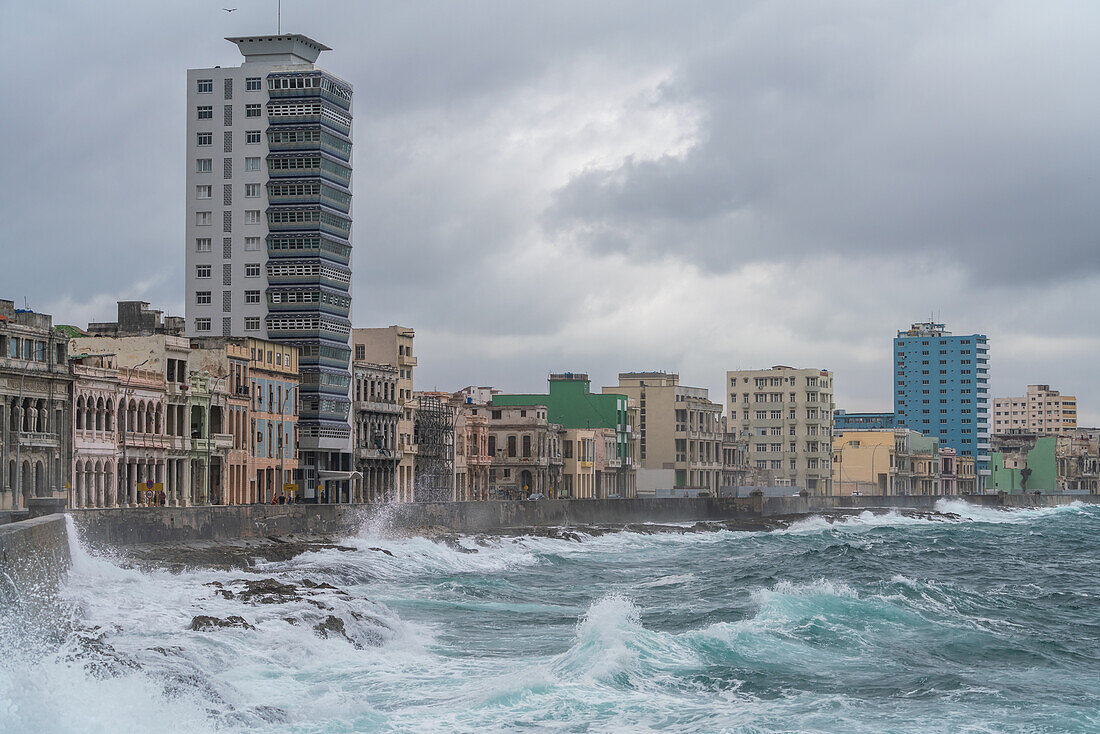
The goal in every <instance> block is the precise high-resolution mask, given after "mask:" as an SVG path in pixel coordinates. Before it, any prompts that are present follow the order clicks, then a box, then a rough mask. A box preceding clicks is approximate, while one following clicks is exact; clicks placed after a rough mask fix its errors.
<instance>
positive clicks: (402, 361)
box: [397, 354, 416, 367]
mask: <svg viewBox="0 0 1100 734" xmlns="http://www.w3.org/2000/svg"><path fill="white" fill-rule="evenodd" d="M397 364H398V365H400V366H401V367H415V366H416V357H412V356H410V355H407V354H401V355H398V357H397Z"/></svg>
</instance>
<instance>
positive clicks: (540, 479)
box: [488, 405, 562, 499]
mask: <svg viewBox="0 0 1100 734" xmlns="http://www.w3.org/2000/svg"><path fill="white" fill-rule="evenodd" d="M488 417H489V441H488V450H489V455H490V456H491V457H492V466H491V467H490V469H489V494H490V496H492V497H493V498H494V499H522V498H526V497H528V496H530V495H533V494H543V495H545V496H547V497H550V496H556V495H557V492H558V491H559V490H560V488H561V478H562V450H561V430H562V428H561V426H560V425H558V424H556V423H551V422H550V421H549V420H548V419H547V408H546V406H544V405H527V406H523V405H516V406H507V407H503V406H502V407H496V406H492V407H491V408H489V416H488Z"/></svg>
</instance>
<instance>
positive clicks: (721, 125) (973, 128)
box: [547, 4, 1100, 287]
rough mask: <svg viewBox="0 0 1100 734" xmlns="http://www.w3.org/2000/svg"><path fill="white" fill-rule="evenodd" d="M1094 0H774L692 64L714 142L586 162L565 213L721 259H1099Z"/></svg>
mask: <svg viewBox="0 0 1100 734" xmlns="http://www.w3.org/2000/svg"><path fill="white" fill-rule="evenodd" d="M1074 8H1075V9H1076V10H1077V11H1080V12H1081V13H1083V14H1084V16H1086V17H1077V14H1076V13H1074V12H1069V11H1070V10H1071V8H1068V7H1066V6H1062V5H1055V6H1043V9H1041V10H1040V9H1039V8H1038V7H1037V6H1034V5H1030V6H1024V5H1015V6H1013V5H999V6H994V5H989V6H985V7H984V8H983V7H982V6H981V5H973V6H963V7H962V8H961V9H960V8H958V7H954V6H950V5H946V4H936V5H925V6H921V13H919V14H917V13H913V12H908V13H907V12H904V10H903V9H900V8H899V7H897V6H890V5H879V6H874V7H869V6H864V7H861V8H857V7H853V6H849V7H847V8H840V7H835V6H834V7H831V8H830V9H829V10H828V12H820V11H821V8H817V10H818V11H819V12H816V13H814V12H812V11H811V12H810V13H807V14H806V15H803V16H801V17H797V16H795V17H792V14H791V13H790V8H789V7H787V6H783V5H779V4H773V5H771V6H769V8H768V10H767V11H766V12H763V13H760V14H757V16H755V18H754V22H752V23H743V24H739V25H735V26H734V27H732V28H731V34H730V36H729V37H728V38H727V39H724V40H723V41H721V42H719V43H717V44H715V45H714V46H713V47H710V48H704V49H695V50H694V53H692V54H691V58H688V59H685V61H684V63H683V65H682V66H681V73H680V74H679V75H678V77H677V81H676V89H674V90H672V93H675V94H677V95H686V96H689V97H692V98H696V99H701V100H704V102H703V104H704V106H705V108H706V109H707V111H708V119H707V126H706V131H705V138H704V140H703V141H702V142H701V143H700V145H699V146H698V147H697V148H695V149H694V150H692V151H691V153H690V154H689V155H687V156H685V157H683V158H682V159H678V158H666V159H662V160H659V161H648V162H644V163H637V162H635V161H631V160H627V161H624V162H623V163H622V165H621V166H619V167H618V168H615V169H611V170H593V171H587V172H584V173H582V174H581V175H578V176H577V177H576V178H574V179H573V180H572V181H571V182H570V183H569V185H568V186H566V187H564V188H563V189H562V190H561V191H559V192H558V193H557V195H556V199H555V205H554V207H553V208H552V209H551V210H550V211H549V212H548V214H547V224H548V226H550V227H551V228H554V229H555V230H556V231H564V232H571V233H573V234H575V235H576V236H578V237H580V238H581V239H582V241H586V242H588V243H590V244H591V245H592V246H593V247H594V248H595V249H596V250H598V251H606V250H608V249H622V250H625V251H628V252H631V253H632V254H646V253H650V254H665V253H669V252H675V253H680V254H683V255H685V256H687V257H691V258H693V259H695V260H696V261H698V262H700V263H701V264H704V265H705V266H706V267H708V268H730V267H737V266H739V265H741V264H742V263H744V262H745V261H746V260H779V261H785V260H788V259H790V258H792V257H799V256H800V255H803V254H806V253H816V252H821V251H827V252H836V253H856V254H859V255H861V256H862V255H875V256H882V255H884V254H885V255H888V256H889V255H913V254H927V255H933V256H935V257H942V258H946V259H947V260H948V261H950V262H955V263H958V264H960V265H962V266H963V267H965V268H967V269H968V270H969V271H970V273H971V274H972V275H973V276H974V279H975V281H979V283H978V285H979V287H980V286H981V285H983V282H982V281H987V280H988V279H990V278H992V279H1009V280H1020V281H1026V280H1031V279H1035V278H1039V279H1055V280H1057V279H1064V278H1067V277H1070V278H1072V277H1085V276H1088V275H1091V274H1094V273H1096V272H1097V270H1098V269H1100V209H1098V208H1097V207H1095V206H1093V205H1092V204H1090V201H1091V200H1092V199H1093V191H1094V187H1095V183H1096V177H1097V174H1096V171H1097V170H1098V166H1100V137H1098V136H1097V135H1096V134H1095V130H1096V125H1097V123H1100V104H1098V98H1097V96H1096V95H1094V94H1088V93H1087V92H1086V91H1085V90H1087V89H1088V88H1090V87H1092V88H1095V87H1097V85H1100V65H1098V64H1097V63H1096V58H1095V55H1094V53H1093V51H1092V49H1094V48H1095V42H1096V36H1095V33H1094V29H1095V28H1096V21H1098V20H1100V16H1098V15H1097V13H1096V12H1095V9H1094V8H1089V7H1087V6H1074ZM1087 16H1091V17H1087ZM746 25H748V26H749V28H746ZM747 30H751V31H752V34H751V36H750V35H747V34H746V32H745V31H747ZM742 42H744V43H742Z"/></svg>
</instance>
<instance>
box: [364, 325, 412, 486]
mask: <svg viewBox="0 0 1100 734" xmlns="http://www.w3.org/2000/svg"><path fill="white" fill-rule="evenodd" d="M415 337H416V332H414V331H413V330H412V329H410V328H408V327H405V326H387V327H381V328H370V329H352V333H351V340H352V349H353V358H354V360H355V361H361V362H373V363H374V364H384V365H389V366H391V367H395V368H397V400H398V402H399V403H400V405H401V415H400V416H399V418H398V422H397V450H398V454H399V461H398V463H397V483H396V499H397V501H398V502H412V501H413V495H414V491H415V487H416V454H417V446H416V441H415V437H414V434H415V428H416V423H415V415H414V413H415V412H416V405H417V403H416V399H415V398H414V397H413V389H414V388H413V369H414V368H415V367H416V361H417V360H416V357H415V356H414V355H413V340H414V338H415Z"/></svg>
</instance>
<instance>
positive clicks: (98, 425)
mask: <svg viewBox="0 0 1100 734" xmlns="http://www.w3.org/2000/svg"><path fill="white" fill-rule="evenodd" d="M105 412H106V410H105V409H104V407H103V398H102V397H99V398H96V401H95V429H96V430H97V431H103V430H105V429H104V427H103V421H104V417H105V416H104V413H105Z"/></svg>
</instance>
